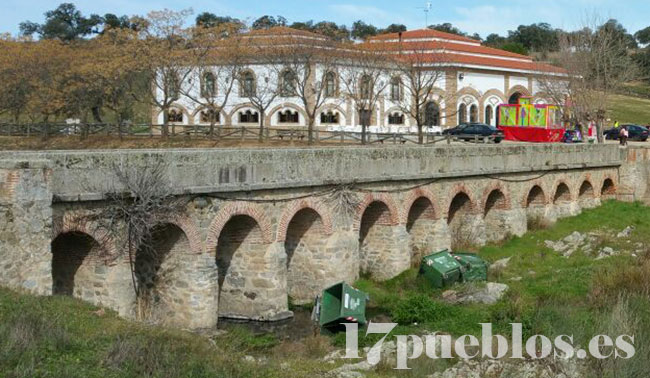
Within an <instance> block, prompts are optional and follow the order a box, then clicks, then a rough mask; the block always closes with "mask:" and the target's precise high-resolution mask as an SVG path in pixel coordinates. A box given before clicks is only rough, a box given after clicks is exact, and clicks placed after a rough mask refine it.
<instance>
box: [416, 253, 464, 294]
mask: <svg viewBox="0 0 650 378" xmlns="http://www.w3.org/2000/svg"><path fill="white" fill-rule="evenodd" d="M462 269H463V267H462V266H461V264H459V263H458V261H456V259H455V258H454V257H453V256H452V255H451V253H449V251H448V250H446V249H445V250H444V251H440V252H436V253H434V254H432V255H428V256H425V257H424V258H422V264H421V265H420V275H422V276H424V278H426V279H427V280H428V281H429V282H430V283H431V284H432V285H433V286H434V287H437V288H443V287H445V286H449V285H451V284H454V283H456V282H458V281H460V279H461V273H462V272H461V270H462Z"/></svg>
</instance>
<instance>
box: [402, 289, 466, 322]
mask: <svg viewBox="0 0 650 378" xmlns="http://www.w3.org/2000/svg"><path fill="white" fill-rule="evenodd" d="M453 314H454V308H453V307H452V306H449V305H445V304H442V303H439V302H436V301H434V300H432V299H431V298H429V297H428V296H426V295H422V294H414V295H409V296H408V297H407V298H406V299H404V300H402V301H399V302H398V303H397V304H396V305H395V307H394V308H393V309H392V311H391V318H392V319H393V321H394V322H396V323H399V324H403V325H407V324H412V323H427V322H436V321H439V320H442V319H444V318H447V317H449V316H452V315H453Z"/></svg>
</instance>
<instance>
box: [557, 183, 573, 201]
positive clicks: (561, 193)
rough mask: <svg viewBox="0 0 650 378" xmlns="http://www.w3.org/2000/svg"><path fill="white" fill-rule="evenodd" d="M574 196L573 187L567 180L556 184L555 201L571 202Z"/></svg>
mask: <svg viewBox="0 0 650 378" xmlns="http://www.w3.org/2000/svg"><path fill="white" fill-rule="evenodd" d="M572 199H573V196H572V194H571V188H570V186H569V185H568V184H567V183H566V182H565V181H559V182H558V183H557V185H556V186H555V192H554V194H553V203H554V204H558V203H567V202H571V200H572Z"/></svg>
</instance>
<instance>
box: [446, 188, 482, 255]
mask: <svg viewBox="0 0 650 378" xmlns="http://www.w3.org/2000/svg"><path fill="white" fill-rule="evenodd" d="M471 213H472V201H471V199H470V198H469V196H468V195H467V194H466V193H464V192H460V193H458V194H456V195H455V196H454V198H453V199H452V201H451V203H450V205H449V211H448V213H447V225H448V227H449V233H450V235H451V248H452V249H454V250H456V249H463V248H467V247H470V246H471V245H472V244H473V243H474V240H475V236H476V232H475V230H474V224H473V221H472V219H471Z"/></svg>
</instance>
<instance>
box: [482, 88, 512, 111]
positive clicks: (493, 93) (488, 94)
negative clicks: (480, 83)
mask: <svg viewBox="0 0 650 378" xmlns="http://www.w3.org/2000/svg"><path fill="white" fill-rule="evenodd" d="M492 97H496V98H498V99H499V100H501V103H502V104H503V103H505V102H506V96H505V95H504V94H503V92H501V91H500V90H498V89H494V88H493V89H490V90H489V91H487V92H485V93H483V96H481V97H480V100H479V104H480V107H481V109H485V105H487V104H486V103H487V102H488V100H490V99H491V98H492ZM491 105H494V104H491Z"/></svg>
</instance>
